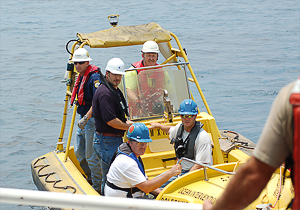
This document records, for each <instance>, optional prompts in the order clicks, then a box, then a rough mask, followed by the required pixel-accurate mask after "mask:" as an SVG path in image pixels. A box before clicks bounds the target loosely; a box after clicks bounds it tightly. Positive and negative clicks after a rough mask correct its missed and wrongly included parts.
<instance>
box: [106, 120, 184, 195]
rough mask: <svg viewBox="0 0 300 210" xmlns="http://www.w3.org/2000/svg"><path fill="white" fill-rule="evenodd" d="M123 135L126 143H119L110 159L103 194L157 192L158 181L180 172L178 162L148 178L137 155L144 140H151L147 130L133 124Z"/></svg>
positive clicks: (144, 147)
mask: <svg viewBox="0 0 300 210" xmlns="http://www.w3.org/2000/svg"><path fill="white" fill-rule="evenodd" d="M126 136H127V137H128V139H129V140H128V142H124V143H122V144H121V145H120V146H119V148H118V150H117V151H116V153H115V155H114V157H113V159H112V161H111V165H110V168H109V171H108V174H107V181H106V184H105V188H104V195H105V196H110V197H128V198H138V197H143V196H144V193H151V194H153V195H158V194H159V193H160V191H161V189H159V187H160V186H161V185H162V184H164V183H165V182H166V181H168V180H169V179H170V178H171V177H173V176H176V175H178V174H180V172H181V165H180V164H176V165H174V166H173V167H172V168H171V169H170V170H169V171H167V172H165V173H163V174H161V175H160V176H158V177H155V178H153V179H152V180H149V179H148V177H147V175H146V173H145V169H144V165H143V161H142V159H141V157H140V156H141V155H143V154H144V153H145V151H146V148H147V144H148V142H152V139H151V138H150V136H149V129H148V128H147V126H146V125H145V124H143V123H134V124H132V125H131V126H130V127H129V129H128V132H127V134H126Z"/></svg>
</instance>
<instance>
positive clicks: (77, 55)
mask: <svg viewBox="0 0 300 210" xmlns="http://www.w3.org/2000/svg"><path fill="white" fill-rule="evenodd" d="M92 60H93V59H91V58H90V55H89V53H88V51H87V50H86V49H84V48H79V49H77V50H76V51H75V52H74V54H73V58H72V61H73V62H83V61H92Z"/></svg>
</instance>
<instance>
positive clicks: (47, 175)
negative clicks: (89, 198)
mask: <svg viewBox="0 0 300 210" xmlns="http://www.w3.org/2000/svg"><path fill="white" fill-rule="evenodd" d="M45 158H46V157H41V158H39V159H37V160H36V161H35V162H34V164H33V168H38V167H41V168H40V169H39V170H38V173H37V175H38V177H44V176H45V182H46V183H53V188H57V189H63V190H67V189H73V192H72V194H75V192H76V188H75V187H73V186H68V185H67V186H63V187H59V186H56V184H57V183H59V182H61V181H63V180H62V179H59V180H54V181H53V180H50V181H49V180H48V178H49V177H50V176H52V175H54V174H56V172H50V173H45V174H40V172H41V171H42V170H43V169H44V168H46V167H48V166H50V165H49V164H46V165H36V164H37V163H38V162H39V161H40V160H43V159H45Z"/></svg>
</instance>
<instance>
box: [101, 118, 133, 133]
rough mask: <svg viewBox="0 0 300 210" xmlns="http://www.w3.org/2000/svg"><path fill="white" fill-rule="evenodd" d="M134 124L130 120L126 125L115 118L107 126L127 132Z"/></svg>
mask: <svg viewBox="0 0 300 210" xmlns="http://www.w3.org/2000/svg"><path fill="white" fill-rule="evenodd" d="M133 123H134V122H133V121H130V120H127V121H126V123H124V122H122V121H121V120H120V119H119V118H115V119H113V120H111V121H108V122H107V125H109V126H111V127H113V128H116V129H120V130H127V129H128V128H129V127H130V125H132V124H133Z"/></svg>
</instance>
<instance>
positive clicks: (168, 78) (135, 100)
mask: <svg viewBox="0 0 300 210" xmlns="http://www.w3.org/2000/svg"><path fill="white" fill-rule="evenodd" d="M124 83H125V87H126V88H124ZM119 88H120V89H121V91H122V92H123V93H124V95H125V96H126V99H127V102H128V108H129V116H130V119H138V118H155V117H159V116H162V115H163V114H164V109H165V107H164V100H165V101H166V99H168V100H170V101H171V104H172V107H171V111H172V112H173V113H175V114H176V113H178V108H179V104H180V103H181V101H183V100H184V99H187V98H190V95H189V88H188V83H187V77H186V72H185V70H178V67H177V66H175V65H174V66H172V65H169V64H168V66H163V65H162V66H161V67H156V68H151V69H141V68H138V69H128V70H126V74H125V76H124V77H123V81H122V82H121V84H120V85H119ZM124 89H126V92H125V91H124ZM166 91H167V92H166ZM166 93H167V94H168V95H166Z"/></svg>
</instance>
